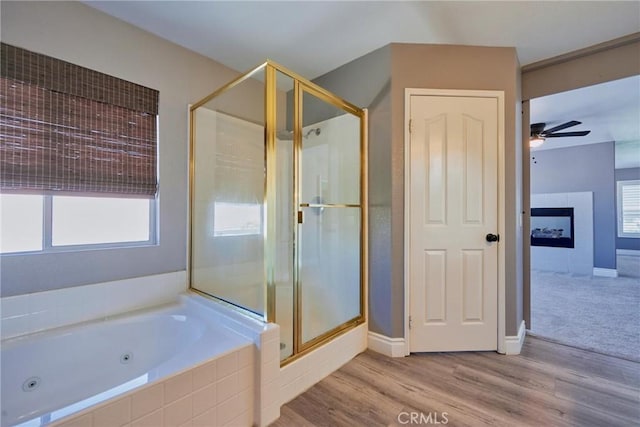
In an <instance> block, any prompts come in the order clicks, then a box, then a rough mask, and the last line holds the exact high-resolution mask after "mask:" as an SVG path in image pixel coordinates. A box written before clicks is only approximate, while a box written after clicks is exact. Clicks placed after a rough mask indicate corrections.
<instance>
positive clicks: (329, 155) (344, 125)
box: [298, 90, 362, 349]
mask: <svg viewBox="0 0 640 427" xmlns="http://www.w3.org/2000/svg"><path fill="white" fill-rule="evenodd" d="M360 143H361V138H360V118H359V117H357V116H355V115H352V114H350V113H348V112H345V111H344V110H342V109H340V108H337V107H335V106H333V105H332V104H329V103H327V102H325V101H324V100H322V99H321V98H320V97H318V96H316V95H315V94H313V93H310V91H308V90H304V91H303V95H302V138H301V144H300V150H299V156H300V161H299V167H300V169H299V183H298V185H299V188H298V190H299V193H298V194H299V210H300V212H301V214H300V215H301V217H299V221H298V222H299V225H298V245H299V246H298V248H299V252H298V289H299V302H300V325H299V327H300V331H301V342H300V348H301V349H304V348H305V347H306V346H309V345H313V343H314V341H317V340H319V339H322V338H324V337H325V336H327V335H330V334H331V333H332V332H334V331H337V330H339V329H341V327H342V326H344V325H345V324H346V323H348V322H349V321H350V320H353V319H356V318H358V317H359V316H360V315H361V309H362V307H361V273H362V272H361V265H362V264H361V247H360V246H361V220H362V219H361V215H362V209H361V205H360V201H361V194H360V191H361V186H360V180H361V164H360V163H361V160H360V153H361V147H360Z"/></svg>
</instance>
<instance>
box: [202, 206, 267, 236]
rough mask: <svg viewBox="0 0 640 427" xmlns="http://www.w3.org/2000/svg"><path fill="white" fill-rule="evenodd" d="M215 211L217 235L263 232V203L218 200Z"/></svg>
mask: <svg viewBox="0 0 640 427" xmlns="http://www.w3.org/2000/svg"><path fill="white" fill-rule="evenodd" d="M213 211H214V213H213V218H214V224H213V235H214V236H216V237H218V236H249V235H254V234H260V233H261V232H262V230H261V229H260V225H261V224H262V205H258V204H254V203H224V202H216V203H215V204H214V210H213Z"/></svg>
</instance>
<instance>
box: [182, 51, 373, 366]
mask: <svg viewBox="0 0 640 427" xmlns="http://www.w3.org/2000/svg"><path fill="white" fill-rule="evenodd" d="M262 70H264V71H265V84H264V90H265V96H264V99H265V108H264V111H265V169H266V180H265V192H264V194H265V199H264V206H266V227H265V233H264V236H263V241H264V258H265V282H266V286H267V291H266V292H265V301H264V303H265V308H266V310H265V315H264V316H262V317H261V320H264V321H266V322H275V319H276V280H275V261H276V242H277V239H276V232H277V231H276V224H277V217H276V177H277V163H276V131H277V121H276V120H277V118H276V112H277V99H276V90H277V82H276V74H277V72H280V73H282V74H284V75H286V76H288V77H291V78H292V79H293V91H294V93H293V99H294V111H293V123H294V126H293V147H294V150H293V165H292V166H293V183H294V189H293V203H292V206H291V209H292V214H293V215H292V218H293V223H292V224H291V227H292V231H293V246H294V250H293V254H291V255H292V272H293V353H292V355H291V356H289V357H287V358H286V359H284V360H282V361H281V365H282V366H283V365H286V364H287V363H289V362H292V361H293V360H296V359H297V358H299V357H300V356H302V355H304V354H306V353H308V352H309V351H311V350H313V349H314V348H316V347H318V346H319V345H321V344H323V343H325V342H327V341H330V340H331V339H333V338H334V337H336V336H337V335H340V334H341V333H343V332H346V331H348V330H350V329H352V328H354V327H356V326H357V325H360V324H362V323H364V322H365V320H366V305H365V301H366V298H367V284H368V271H369V269H368V253H367V251H368V243H367V230H368V215H367V205H368V203H367V110H366V109H362V108H359V107H357V106H355V105H353V104H351V103H349V102H347V101H345V100H343V99H341V98H339V97H338V96H336V95H334V94H332V93H331V92H329V91H327V90H326V89H324V88H322V87H320V86H318V85H316V84H315V83H313V82H311V81H309V80H307V79H305V78H304V77H301V76H300V75H298V74H297V73H294V72H293V71H290V70H289V69H287V68H285V67H283V66H281V65H279V64H277V63H275V62H273V61H271V60H267V61H266V62H264V63H263V64H260V65H259V66H257V67H255V68H253V69H252V70H250V71H248V72H247V73H245V74H243V75H242V76H240V77H238V78H237V79H235V80H233V81H231V82H229V83H228V84H226V85H225V86H223V87H221V88H220V89H218V90H216V91H215V92H213V93H211V94H210V95H208V96H206V97H205V98H203V99H202V100H200V101H198V102H197V103H195V104H193V105H191V106H190V108H189V129H190V130H189V146H190V150H189V212H190V214H189V215H190V222H189V236H188V238H189V241H188V248H189V261H188V264H189V268H188V271H187V276H188V283H189V287H190V289H191V290H193V291H195V292H198V293H199V294H201V295H204V296H206V297H209V298H213V299H215V300H216V301H219V302H221V303H223V304H225V305H226V306H228V307H229V308H231V309H233V310H239V311H241V312H242V313H243V314H245V315H249V316H251V317H260V316H258V315H256V313H254V312H252V311H250V310H248V309H244V308H242V307H240V306H237V305H234V304H230V303H228V302H226V301H224V300H221V299H218V298H216V297H215V296H213V295H210V294H207V293H204V292H202V291H200V290H198V289H195V288H193V287H192V283H191V271H192V256H191V255H192V250H193V247H192V240H193V239H192V233H193V222H194V218H193V212H194V209H193V203H194V190H193V188H194V182H195V181H194V179H195V162H194V158H193V153H194V148H195V147H194V144H195V137H194V134H195V131H194V129H195V128H194V126H195V111H196V109H197V108H199V107H201V106H203V105H205V104H206V103H208V102H209V101H211V100H212V99H214V98H216V97H217V96H219V95H221V94H223V93H225V92H227V91H228V90H230V89H231V88H233V87H235V86H237V85H238V84H240V83H242V82H243V81H245V80H247V79H249V78H251V77H252V76H254V75H255V74H256V73H258V72H259V71H262ZM304 93H307V94H309V95H312V96H315V97H316V98H318V99H320V100H322V101H324V102H326V103H328V104H330V105H332V106H334V107H336V108H339V109H342V110H343V111H345V112H347V113H350V114H352V115H354V116H356V117H358V118H359V120H360V204H359V205H336V204H331V205H324V204H317V205H316V204H313V205H310V204H300V200H299V198H300V177H301V170H300V163H301V162H300V158H301V153H302V127H303V126H302V117H303V111H302V109H303V108H302V97H303V94H304ZM303 207H318V208H321V207H331V208H360V307H359V308H360V314H359V315H358V316H356V317H354V318H352V319H350V320H348V321H346V322H344V323H343V324H341V325H339V326H337V327H335V328H333V329H331V330H329V331H327V332H325V333H323V334H321V335H319V336H317V337H315V338H313V339H312V340H310V341H307V342H303V340H302V316H301V304H302V285H301V283H300V278H299V272H300V267H301V266H300V259H299V258H300V256H299V248H300V236H299V233H298V225H299V224H298V215H299V213H300V212H301V208H303Z"/></svg>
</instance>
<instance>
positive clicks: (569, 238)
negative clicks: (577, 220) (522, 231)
mask: <svg viewBox="0 0 640 427" xmlns="http://www.w3.org/2000/svg"><path fill="white" fill-rule="evenodd" d="M531 246H551V247H554V248H573V247H574V236H573V208H532V209H531Z"/></svg>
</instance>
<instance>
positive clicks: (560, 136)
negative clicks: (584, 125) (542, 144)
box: [544, 130, 591, 138]
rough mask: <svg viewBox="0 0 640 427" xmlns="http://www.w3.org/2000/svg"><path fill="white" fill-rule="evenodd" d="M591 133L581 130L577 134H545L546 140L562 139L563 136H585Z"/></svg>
mask: <svg viewBox="0 0 640 427" xmlns="http://www.w3.org/2000/svg"><path fill="white" fill-rule="evenodd" d="M590 133H591V131H590V130H581V131H576V132H560V133H545V134H544V137H545V138H562V137H563V136H585V135H589V134H590Z"/></svg>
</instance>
